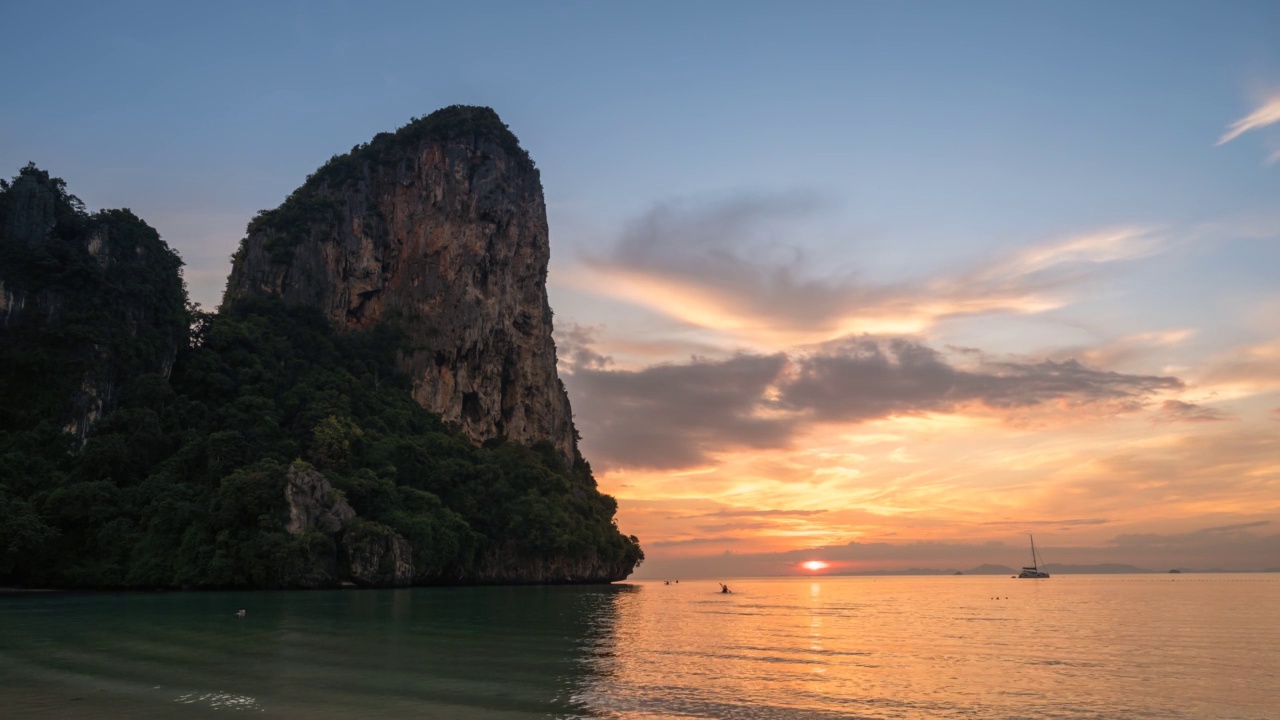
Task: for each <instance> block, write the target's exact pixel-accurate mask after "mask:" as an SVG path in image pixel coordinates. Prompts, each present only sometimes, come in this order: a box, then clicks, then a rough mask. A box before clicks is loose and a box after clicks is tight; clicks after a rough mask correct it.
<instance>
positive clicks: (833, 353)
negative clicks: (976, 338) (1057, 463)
mask: <svg viewBox="0 0 1280 720" xmlns="http://www.w3.org/2000/svg"><path fill="white" fill-rule="evenodd" d="M569 355H570V356H572V357H584V358H586V361H585V364H579V365H574V366H570V367H569V368H568V372H566V374H565V384H566V386H567V387H568V388H569V392H570V397H571V398H572V400H573V404H574V407H575V409H576V410H577V417H578V427H579V428H580V429H581V431H582V433H583V443H584V452H586V453H587V455H588V456H589V457H591V458H593V459H595V460H597V461H599V462H600V463H601V467H619V466H624V467H642V468H659V469H676V468H687V467H693V466H697V465H702V464H705V463H708V462H709V461H710V460H711V459H712V457H713V455H714V454H715V453H720V452H728V451H733V450H737V449H742V448H756V449H764V448H782V447H787V446H788V444H789V442H790V441H791V439H792V437H793V435H794V434H795V433H796V432H797V430H798V429H799V428H800V427H802V426H803V425H804V424H805V423H808V422H813V421H820V422H861V421H868V420H873V419H881V418H888V417H894V416H902V415H919V414H925V413H952V412H956V411H958V410H959V409H961V408H962V407H964V406H969V405H978V406H983V407H986V408H989V409H992V410H995V411H997V412H1002V411H1008V410H1019V409H1026V408H1033V407H1048V408H1050V409H1052V410H1057V409H1065V410H1067V411H1073V412H1074V411H1077V410H1079V409H1081V408H1083V407H1086V406H1090V407H1095V408H1097V409H1099V410H1100V411H1102V412H1104V413H1117V412H1130V411H1133V410H1136V409H1138V408H1140V407H1142V406H1144V405H1145V404H1146V403H1147V402H1148V401H1149V397H1150V396H1151V395H1153V394H1155V393H1158V392H1161V391H1166V390H1174V389H1179V388H1181V387H1182V383H1181V381H1179V380H1178V379H1177V378H1173V377H1157V376H1147V375H1127V374H1122V373H1115V372H1107V371H1103V370H1096V369H1093V368H1089V367H1086V366H1084V365H1081V364H1080V363H1078V362H1076V361H1073V360H1068V361H1062V362H1057V361H1050V360H1044V361H1039V362H1015V361H1006V362H996V361H991V360H984V361H982V362H981V363H980V364H979V365H977V366H975V367H973V368H970V369H960V368H957V367H955V366H953V365H951V364H950V363H949V362H947V360H946V359H945V358H944V357H943V356H942V355H941V354H940V353H938V352H937V351H935V350H933V349H931V348H929V347H927V346H925V345H922V344H920V343H918V342H915V341H912V340H906V339H901V338H896V339H889V340H882V339H875V338H848V339H845V340H842V341H838V342H834V343H828V344H827V345H825V346H822V347H821V348H819V349H818V350H816V351H814V352H810V353H807V354H799V353H797V354H794V355H792V356H788V355H787V354H784V353H776V354H772V355H756V354H749V353H744V354H739V355H735V356H733V357H731V358H728V359H724V360H710V359H704V358H694V359H692V360H690V361H689V362H688V363H685V364H664V365H656V366H652V367H648V368H644V369H641V370H620V369H610V368H604V367H600V365H599V363H598V362H597V361H595V360H594V358H595V355H593V354H592V353H591V352H589V351H585V350H582V349H578V350H575V351H574V352H572V353H570V354H569ZM898 459H900V460H907V459H909V458H908V457H906V455H905V454H903V455H902V456H901V457H899V458H898Z"/></svg>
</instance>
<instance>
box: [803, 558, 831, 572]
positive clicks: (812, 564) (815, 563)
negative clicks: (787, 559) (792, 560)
mask: <svg viewBox="0 0 1280 720" xmlns="http://www.w3.org/2000/svg"><path fill="white" fill-rule="evenodd" d="M800 567H802V568H804V569H805V570H811V571H816V570H825V569H826V568H827V564H826V563H824V562H822V561H821V560H810V561H808V562H803V563H800Z"/></svg>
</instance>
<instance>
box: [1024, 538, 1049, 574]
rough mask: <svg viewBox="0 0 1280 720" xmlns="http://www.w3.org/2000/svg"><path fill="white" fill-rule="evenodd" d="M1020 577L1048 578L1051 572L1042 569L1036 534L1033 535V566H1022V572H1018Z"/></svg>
mask: <svg viewBox="0 0 1280 720" xmlns="http://www.w3.org/2000/svg"><path fill="white" fill-rule="evenodd" d="M1018 577H1020V578H1047V577H1049V573H1047V572H1045V571H1044V570H1041V569H1040V562H1039V561H1038V560H1037V559H1036V536H1035V535H1031V567H1024V568H1022V572H1020V573H1018Z"/></svg>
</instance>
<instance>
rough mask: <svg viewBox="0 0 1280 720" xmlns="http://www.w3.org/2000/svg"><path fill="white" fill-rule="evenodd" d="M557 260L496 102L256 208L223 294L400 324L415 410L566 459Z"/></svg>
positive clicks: (341, 322) (337, 167)
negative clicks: (543, 446)
mask: <svg viewBox="0 0 1280 720" xmlns="http://www.w3.org/2000/svg"><path fill="white" fill-rule="evenodd" d="M549 255H550V248H549V242H548V230H547V218H546V206H545V202H544V199H543V194H542V185H541V181H540V179H539V175H538V171H537V169H536V168H535V167H534V164H533V162H532V161H531V160H530V159H529V156H528V154H527V153H526V152H525V151H524V150H523V149H521V148H520V146H519V143H518V142H517V141H516V138H515V136H514V135H512V134H511V132H510V131H509V130H508V129H507V127H506V126H505V125H503V124H502V121H501V120H499V119H498V116H497V115H496V114H495V113H494V112H493V111H492V110H490V109H488V108H477V107H461V106H454V107H450V108H446V109H444V110H440V111H438V112H436V113H433V114H432V115H429V116H427V117H425V118H422V119H419V120H415V121H414V122H412V123H410V124H409V125H407V126H405V127H404V128H401V129H400V130H399V131H397V132H396V133H394V134H390V133H383V134H381V135H379V136H377V137H376V138H374V139H373V141H372V142H370V143H368V144H367V145H362V146H358V147H356V148H354V149H353V150H352V151H351V153H349V154H346V155H342V156H339V157H335V158H334V159H332V160H331V161H330V162H329V163H328V164H327V165H325V166H324V167H322V168H321V169H320V170H319V171H317V172H316V173H315V174H314V175H312V176H311V177H310V178H308V180H307V182H306V184H305V185H303V186H302V187H301V188H299V189H298V190H297V191H295V192H294V193H293V194H292V195H291V196H290V197H289V199H288V200H287V201H286V202H285V203H284V204H283V205H281V206H280V207H279V208H277V209H275V210H272V211H267V212H263V213H261V214H259V216H258V217H257V218H256V219H255V220H254V221H253V222H252V223H251V224H250V226H249V234H248V236H247V237H246V238H245V240H244V241H243V243H242V245H241V248H240V250H239V251H237V253H236V255H235V256H234V264H233V268H232V272H231V276H230V278H229V279H228V282H227V290H226V296H225V298H224V303H227V302H232V301H235V300H237V299H239V298H243V297H247V296H252V295H276V296H279V297H281V298H283V299H284V300H285V302H287V303H293V304H303V305H309V306H313V307H316V308H319V309H320V310H321V311H322V312H323V313H324V314H325V315H326V316H327V317H328V318H329V319H330V320H331V321H332V322H333V323H335V324H336V325H338V326H339V327H343V328H351V329H355V328H364V327H368V326H370V325H372V324H374V323H378V322H383V321H393V322H396V323H398V324H399V325H400V326H401V327H402V328H403V330H404V331H405V333H406V336H407V337H406V340H407V343H406V345H405V347H404V348H403V351H402V353H401V356H400V364H401V367H402V368H403V369H404V370H405V371H406V372H407V373H408V374H409V375H410V376H411V378H412V380H413V390H412V392H413V397H414V399H415V400H416V401H417V402H418V403H419V404H420V405H422V406H423V407H426V408H428V409H430V410H433V411H435V412H438V413H440V414H441V415H442V416H443V417H444V419H445V420H446V421H451V422H454V423H457V424H458V426H459V427H460V428H461V429H462V431H463V432H464V433H466V434H467V435H468V436H469V437H471V438H472V439H473V440H476V441H483V440H487V439H490V438H497V437H504V438H510V439H513V440H517V441H520V442H523V443H526V444H532V443H534V442H536V441H538V440H544V439H545V440H550V441H551V442H552V443H553V444H554V445H555V447H556V448H557V450H558V451H559V452H560V453H561V455H562V456H563V457H564V458H565V459H566V460H568V461H570V462H572V460H573V453H574V438H575V433H574V428H573V422H572V412H571V410H570V407H569V400H568V396H567V395H566V394H565V392H564V389H563V386H562V385H561V384H560V382H559V380H558V378H557V376H556V348H555V343H554V342H553V340H552V338H551V330H552V315H551V308H550V306H549V305H548V303H547V294H546V286H545V283H546V275H547V262H548V259H549Z"/></svg>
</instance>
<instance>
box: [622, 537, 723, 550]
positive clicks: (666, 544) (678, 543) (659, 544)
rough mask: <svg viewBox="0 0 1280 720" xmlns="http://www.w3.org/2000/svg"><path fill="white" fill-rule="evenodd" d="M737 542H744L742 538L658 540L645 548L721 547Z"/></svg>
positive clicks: (649, 543)
mask: <svg viewBox="0 0 1280 720" xmlns="http://www.w3.org/2000/svg"><path fill="white" fill-rule="evenodd" d="M737 542H742V538H736V537H716V538H689V539H687V540H656V541H654V542H647V543H645V547H653V548H670V547H690V546H695V545H720V544H727V543H737Z"/></svg>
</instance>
